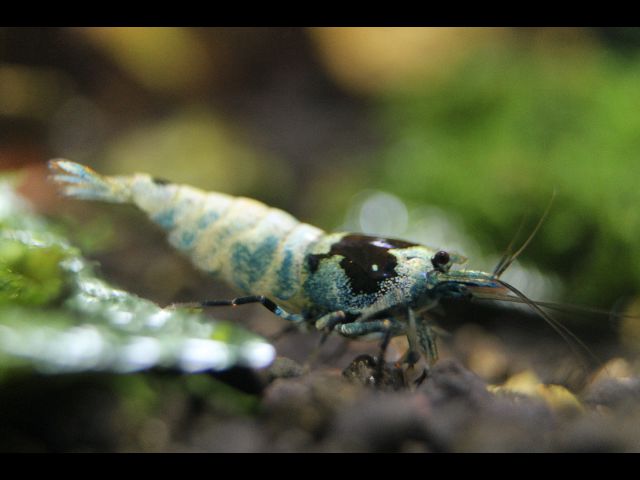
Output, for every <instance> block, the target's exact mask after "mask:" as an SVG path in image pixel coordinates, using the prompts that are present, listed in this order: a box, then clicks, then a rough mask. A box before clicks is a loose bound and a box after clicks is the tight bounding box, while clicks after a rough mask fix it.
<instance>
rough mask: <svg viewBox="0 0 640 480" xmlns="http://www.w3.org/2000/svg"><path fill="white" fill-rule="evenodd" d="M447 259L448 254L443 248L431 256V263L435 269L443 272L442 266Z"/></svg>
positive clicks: (446, 262)
mask: <svg viewBox="0 0 640 480" xmlns="http://www.w3.org/2000/svg"><path fill="white" fill-rule="evenodd" d="M449 260H450V258H449V254H448V253H447V252H445V251H444V250H440V251H439V252H438V253H436V254H435V255H434V256H433V257H431V265H433V268H435V269H436V270H438V271H440V272H444V271H445V268H444V267H445V266H446V265H447V264H448V263H449Z"/></svg>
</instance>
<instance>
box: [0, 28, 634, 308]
mask: <svg viewBox="0 0 640 480" xmlns="http://www.w3.org/2000/svg"><path fill="white" fill-rule="evenodd" d="M638 47H640V31H639V30H638V29H627V28H618V29H558V28H540V29H533V28H526V29H507V28H486V29H481V28H308V29H302V28H4V29H0V168H1V169H2V170H15V169H18V168H22V167H27V172H29V173H28V174H27V175H26V177H27V180H26V181H25V184H24V186H23V188H22V192H23V193H24V194H25V195H26V196H27V197H29V198H30V199H31V200H32V201H34V202H35V204H36V206H37V207H38V208H39V210H40V211H41V212H44V213H47V214H50V215H56V216H58V217H60V216H61V215H62V216H64V214H65V213H66V214H67V215H68V217H69V222H74V220H72V218H73V217H74V216H77V212H73V209H74V208H75V209H76V210H78V211H79V210H82V209H84V208H87V209H93V210H89V212H90V213H89V214H86V215H85V217H84V219H83V222H82V223H83V225H84V226H83V227H82V226H81V227H78V228H74V229H73V230H74V232H75V234H76V236H77V237H78V238H79V239H80V240H79V241H80V243H81V246H83V247H84V248H85V251H88V253H92V252H93V253H94V254H95V255H97V257H96V258H99V259H100V260H101V261H102V262H103V263H104V264H105V267H104V268H105V269H106V271H107V273H111V274H113V276H115V277H116V278H119V279H120V281H121V283H124V284H125V285H126V284H127V282H129V286H135V288H137V291H138V292H139V293H141V294H146V295H148V296H150V297H151V298H153V299H155V300H156V301H161V302H163V303H168V302H169V301H173V300H175V299H176V298H180V297H181V295H182V296H184V295H185V293H184V291H181V288H182V287H181V286H180V282H181V281H184V275H182V276H181V275H179V274H176V275H174V276H172V277H171V278H175V279H176V280H175V282H174V283H175V284H176V285H167V282H166V281H165V282H158V281H157V279H158V277H159V276H161V277H162V278H168V277H167V275H166V273H167V272H171V271H172V269H174V268H177V267H175V265H164V266H163V264H162V260H158V261H153V262H150V261H149V258H151V256H152V251H153V248H156V247H152V246H151V244H153V243H155V242H156V241H157V240H158V239H160V238H161V237H160V236H157V237H152V239H151V240H149V239H147V240H144V241H143V243H142V246H140V243H139V242H140V240H139V239H138V240H135V241H134V240H131V239H129V238H128V235H131V230H134V231H135V230H136V228H139V227H137V226H132V222H131V218H129V219H128V223H127V222H115V223H114V220H112V219H110V217H109V216H105V215H103V213H104V212H105V211H109V212H115V213H114V215H116V216H117V215H118V212H121V210H118V209H115V210H114V209H109V207H93V206H91V207H88V206H87V207H81V206H78V205H77V204H75V205H72V203H71V202H68V201H63V200H59V199H57V198H56V196H55V194H54V192H53V189H52V188H51V186H50V185H48V184H46V182H45V181H44V176H45V170H44V163H45V161H46V160H47V159H49V158H52V157H66V158H69V159H72V160H74V161H78V162H82V163H87V164H89V165H91V166H94V167H95V168H97V169H100V170H102V171H104V172H106V173H128V172H134V171H143V172H149V173H152V174H153V175H156V176H159V177H163V178H167V179H171V180H173V181H176V182H184V183H189V184H193V185H196V186H199V187H202V188H204V189H211V190H220V191H224V192H228V193H232V194H240V195H246V196H251V197H255V198H258V199H260V200H262V201H265V202H267V203H269V204H272V205H274V206H278V207H281V208H283V209H286V210H288V211H290V212H292V213H293V214H295V215H297V216H298V217H299V218H300V219H302V220H304V221H307V222H310V223H314V224H317V225H318V226H320V227H323V228H325V229H327V230H338V229H350V230H359V231H364V232H366V233H376V234H383V235H387V236H393V237H401V238H409V239H411V240H417V241H420V242H423V243H427V244H430V245H433V246H437V247H444V248H455V249H458V250H461V251H462V253H463V254H466V255H467V256H468V257H469V258H470V263H469V265H470V266H471V267H472V268H478V269H485V270H491V269H492V267H493V265H494V264H495V262H496V261H497V259H498V258H499V256H500V254H501V252H502V251H503V249H504V248H505V247H506V245H507V244H508V243H509V241H510V240H511V238H512V237H513V236H514V235H515V233H516V231H517V230H518V226H519V224H520V223H521V220H522V219H523V218H525V221H524V229H523V232H522V234H521V238H520V241H524V238H525V236H526V233H527V232H528V231H531V229H532V228H533V226H534V225H535V223H536V221H537V219H538V218H539V216H540V215H541V214H542V212H543V211H544V209H545V207H546V205H547V204H548V202H549V200H550V198H551V196H552V192H553V191H554V190H555V191H556V192H557V197H556V200H555V202H554V204H553V207H552V210H551V213H550V215H549V217H548V219H547V220H546V222H545V223H544V225H543V227H542V229H541V231H540V233H539V234H538V236H537V237H536V238H535V240H534V241H533V242H532V243H531V245H530V246H529V248H528V249H527V250H526V251H525V252H524V254H523V255H522V256H521V257H520V260H519V261H518V263H517V264H516V265H514V266H513V267H512V268H511V270H510V271H509V272H507V274H506V275H505V278H506V279H507V280H509V281H511V282H513V283H514V284H516V285H517V286H518V287H519V288H521V289H523V290H524V291H526V292H527V293H528V294H529V295H531V296H532V297H534V298H536V299H545V298H546V299H555V300H561V301H568V302H572V303H579V304H588V305H591V306H599V307H603V308H605V309H608V308H612V306H614V305H616V303H617V302H621V301H628V300H629V299H632V298H634V296H635V295H637V292H638V291H639V290H640V248H638V247H639V245H640V241H639V238H640V209H639V208H638V207H639V206H640V189H639V188H638V181H639V179H640V162H639V159H638V156H639V155H640V57H639V55H638V52H639V50H638ZM69 212H71V213H69ZM131 215H134V214H133V213H131ZM133 218H135V219H138V217H133ZM76 221H77V220H76ZM133 223H139V222H133ZM76 226H77V225H74V227H76ZM140 228H142V227H140ZM140 235H144V234H140ZM82 239H83V240H82ZM158 241H159V240H158ZM118 248H119V250H118ZM136 248H137V250H133V249H136ZM163 248H164V247H163ZM114 251H116V252H117V255H115V256H111V257H109V252H114ZM163 252H166V251H165V250H163ZM100 255H102V256H100ZM125 258H126V261H125V260H124V259H125ZM154 258H158V256H157V255H154ZM118 275H120V277H118ZM141 279H143V280H141ZM158 283H162V284H163V285H158ZM145 288H148V291H147V290H145Z"/></svg>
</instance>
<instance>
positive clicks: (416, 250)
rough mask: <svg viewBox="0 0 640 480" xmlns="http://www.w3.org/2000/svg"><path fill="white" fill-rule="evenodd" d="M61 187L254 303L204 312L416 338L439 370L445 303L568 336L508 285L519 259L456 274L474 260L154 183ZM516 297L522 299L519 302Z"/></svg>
mask: <svg viewBox="0 0 640 480" xmlns="http://www.w3.org/2000/svg"><path fill="white" fill-rule="evenodd" d="M49 166H50V168H51V170H52V172H53V177H52V178H53V179H54V181H56V182H57V183H59V184H61V185H62V187H63V191H64V193H65V194H66V195H68V196H71V197H75V198H79V199H88V200H102V201H107V202H115V203H132V204H134V205H136V206H137V207H138V208H140V209H142V210H143V211H144V212H146V214H147V215H148V216H149V218H150V219H151V220H152V221H153V222H155V223H156V224H158V225H159V226H160V227H161V228H163V229H164V230H166V231H167V232H168V238H169V242H170V243H171V245H173V246H174V247H175V248H177V249H178V250H181V251H182V252H184V253H185V254H186V255H188V256H189V257H190V259H191V261H192V262H193V264H194V265H195V266H196V267H197V268H199V269H200V270H203V271H204V272H206V273H208V274H212V275H214V276H216V277H218V278H220V279H222V280H224V281H225V282H226V283H228V284H229V285H230V286H232V287H234V288H236V289H237V290H238V291H239V292H242V294H244V295H245V296H241V297H238V298H235V299H233V300H212V301H205V302H201V303H200V305H202V306H216V305H241V304H246V303H261V304H262V305H264V306H265V307H266V308H268V309H269V310H271V311H272V312H273V313H274V314H275V315H277V316H279V317H282V318H284V319H286V320H289V321H291V322H295V323H297V324H307V325H312V326H315V328H317V329H318V330H321V331H323V332H325V334H328V333H331V332H336V333H337V334H339V335H342V336H344V337H348V338H358V339H379V340H381V341H382V345H383V346H384V347H386V344H387V343H388V342H389V339H390V338H391V337H395V336H401V335H404V336H406V337H407V340H408V344H409V350H408V352H407V353H406V355H405V357H404V360H405V361H406V362H407V363H409V364H413V363H415V362H416V361H417V360H418V359H419V358H420V356H421V355H422V356H424V358H425V359H426V360H427V362H428V363H430V364H431V363H433V362H435V361H436V360H437V349H436V333H435V329H434V326H433V323H432V317H431V316H430V314H429V312H430V311H431V310H433V309H434V308H435V307H436V306H437V305H438V304H439V303H440V301H441V300H442V299H448V298H474V297H478V298H491V299H505V300H507V299H517V301H520V302H522V303H526V304H528V305H529V306H530V307H531V308H533V309H535V310H536V311H537V312H538V314H540V315H541V316H543V317H544V318H545V319H546V320H547V321H548V322H549V323H550V324H551V326H552V327H553V328H555V329H556V330H557V331H559V333H560V334H561V335H563V336H565V335H566V331H565V332H563V331H562V326H561V325H559V324H557V323H556V322H555V321H553V319H551V317H549V316H547V315H546V313H544V312H543V311H542V310H541V309H540V308H539V307H538V306H537V305H536V304H535V303H534V302H532V301H530V300H529V299H528V298H526V297H525V296H524V295H523V294H522V293H520V292H519V291H518V290H516V289H515V288H514V287H512V286H511V285H509V284H507V283H505V282H504V281H502V280H500V279H499V276H500V274H501V273H502V272H503V271H504V270H505V269H506V268H507V267H508V266H509V264H510V263H511V262H512V261H513V259H515V255H507V256H506V257H505V258H504V259H503V261H502V262H501V263H500V264H499V265H498V267H496V270H495V271H494V272H493V273H491V274H490V273H485V272H481V271H475V270H464V269H460V268H454V267H456V266H458V265H461V264H462V263H464V261H465V258H464V257H462V256H461V255H458V254H456V253H453V252H447V251H444V250H438V249H433V248H429V247H426V246H424V245H418V244H415V243H411V242H406V241H402V240H394V239H388V238H380V237H375V236H367V235H361V234H354V233H326V232H324V231H323V230H321V229H319V228H317V227H314V226H311V225H308V224H306V223H302V222H300V221H298V220H296V219H295V218H294V217H293V216H291V215H289V214H288V213H286V212H284V211H282V210H279V209H276V208H271V207H268V206H267V205H264V204H263V203H261V202H258V201H256V200H252V199H249V198H244V197H232V196H230V195H225V194H222V193H213V192H205V191H202V190H199V189H197V188H194V187H190V186H186V185H177V184H172V183H168V182H166V181H160V180H156V179H154V178H153V177H151V176H149V175H146V174H134V175H130V176H102V175H100V174H98V173H97V172H95V171H94V170H92V169H91V168H89V167H86V166H83V165H80V164H77V163H74V162H70V161H67V160H52V161H51V162H50V163H49ZM514 295H515V296H514Z"/></svg>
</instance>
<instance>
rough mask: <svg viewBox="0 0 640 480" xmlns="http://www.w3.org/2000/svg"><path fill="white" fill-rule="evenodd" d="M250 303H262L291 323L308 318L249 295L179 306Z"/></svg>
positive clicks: (220, 305) (223, 305)
mask: <svg viewBox="0 0 640 480" xmlns="http://www.w3.org/2000/svg"><path fill="white" fill-rule="evenodd" d="M248 303H260V304H262V306H263V307H265V308H266V309H267V310H269V311H270V312H273V313H274V314H275V315H277V316H279V317H281V318H284V319H285V320H288V321H290V322H295V323H298V322H303V321H305V320H306V318H305V317H304V316H303V315H300V314H297V313H289V312H287V311H286V310H285V309H283V308H282V307H280V306H279V305H278V304H277V303H275V302H274V301H273V300H270V299H268V298H267V297H265V296H264V295H249V296H247V297H237V298H234V299H233V300H205V301H203V302H190V303H181V304H178V305H179V306H185V307H201V308H205V307H235V306H237V305H246V304H248Z"/></svg>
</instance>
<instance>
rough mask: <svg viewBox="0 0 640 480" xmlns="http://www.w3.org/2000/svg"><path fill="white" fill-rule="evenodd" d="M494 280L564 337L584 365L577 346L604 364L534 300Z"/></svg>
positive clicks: (512, 287) (504, 283)
mask: <svg viewBox="0 0 640 480" xmlns="http://www.w3.org/2000/svg"><path fill="white" fill-rule="evenodd" d="M494 280H495V281H496V282H498V283H499V284H500V285H502V286H503V287H505V288H506V289H508V290H510V291H511V292H513V294H515V295H516V296H517V297H518V298H520V299H521V300H522V301H523V302H524V303H525V304H527V305H528V306H529V307H530V308H531V309H532V310H534V311H535V312H536V313H537V314H538V315H540V316H541V317H542V319H543V320H544V321H545V322H547V324H549V326H550V327H551V328H553V329H554V330H555V331H556V333H557V334H558V335H560V336H561V337H562V339H563V340H564V341H565V342H566V343H567V345H568V346H569V348H571V351H572V352H573V353H574V355H576V357H577V358H579V359H581V360H582V363H585V362H584V357H583V355H581V353H580V350H579V349H577V348H576V347H575V345H576V344H577V345H578V346H579V347H580V348H581V349H582V350H583V351H584V352H586V353H587V354H588V355H589V356H590V357H591V358H592V359H593V360H594V361H595V362H596V363H597V364H599V365H601V364H602V363H603V362H602V360H601V359H599V358H598V357H597V356H596V354H595V353H593V351H592V350H591V349H590V348H589V347H587V345H585V343H584V342H583V341H582V340H580V339H579V338H578V336H577V335H576V334H575V333H573V332H572V331H571V330H569V329H568V328H567V327H565V326H564V325H563V324H562V323H560V322H559V321H558V320H555V319H554V318H553V317H551V316H550V315H549V314H548V313H547V312H545V311H544V310H542V308H540V307H539V306H538V304H537V303H536V302H534V301H533V300H531V299H530V298H528V297H527V296H526V295H525V294H524V293H522V292H521V291H520V290H518V289H517V288H516V287H514V286H513V285H510V284H508V283H507V282H505V281H504V280H500V279H499V278H495V279H494ZM584 366H585V367H588V365H586V364H585V365H584Z"/></svg>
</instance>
